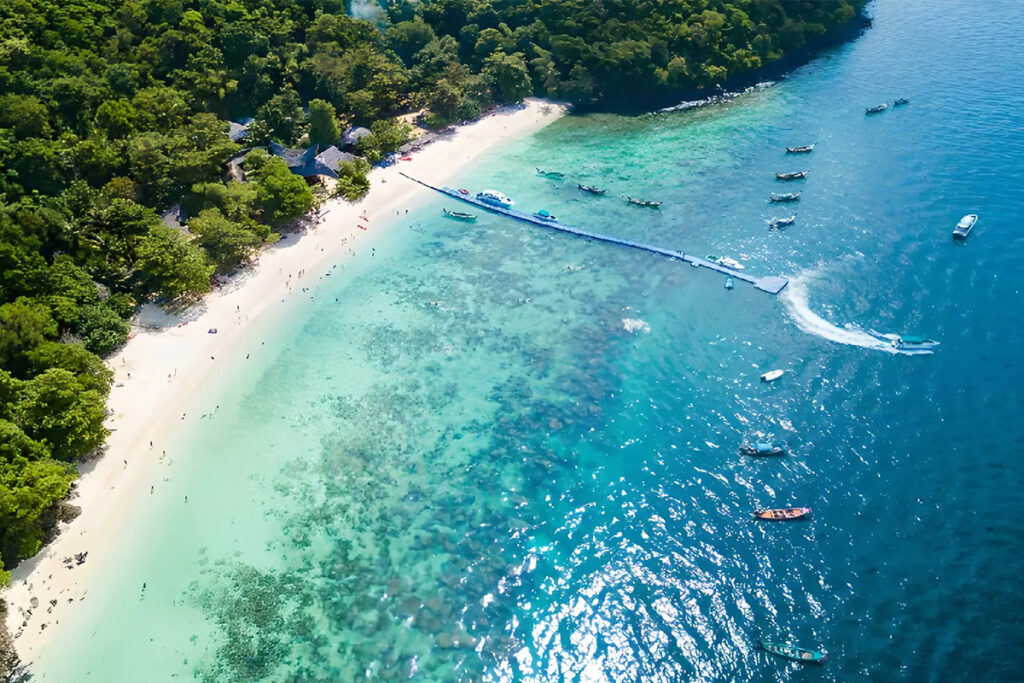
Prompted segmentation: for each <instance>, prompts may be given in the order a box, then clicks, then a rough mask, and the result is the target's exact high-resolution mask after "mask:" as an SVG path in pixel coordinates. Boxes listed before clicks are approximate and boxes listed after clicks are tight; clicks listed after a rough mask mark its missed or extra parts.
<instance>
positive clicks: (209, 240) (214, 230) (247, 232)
mask: <svg viewBox="0 0 1024 683" xmlns="http://www.w3.org/2000/svg"><path fill="white" fill-rule="evenodd" d="M188 227H189V230H190V231H191V232H192V233H193V234H194V235H195V236H196V242H197V243H198V244H199V246H201V247H202V248H203V249H205V250H206V253H207V254H208V255H209V256H210V258H211V259H212V260H213V262H214V263H215V264H216V265H217V270H219V271H220V272H228V271H231V270H233V269H235V268H237V267H238V265H239V264H240V263H242V261H245V260H248V259H250V258H252V257H253V256H254V255H255V254H256V251H257V250H258V249H259V247H260V245H261V244H263V241H264V239H266V237H267V236H268V235H269V234H270V229H269V228H268V227H267V226H265V225H259V224H256V223H253V224H252V227H251V228H249V227H247V226H246V225H244V224H243V223H238V222H235V221H232V220H230V219H229V218H226V217H225V216H224V214H222V213H221V212H220V210H219V209H216V208H213V209H206V210H204V211H202V212H201V213H200V214H199V215H198V216H196V217H195V218H193V219H192V220H191V221H189V224H188Z"/></svg>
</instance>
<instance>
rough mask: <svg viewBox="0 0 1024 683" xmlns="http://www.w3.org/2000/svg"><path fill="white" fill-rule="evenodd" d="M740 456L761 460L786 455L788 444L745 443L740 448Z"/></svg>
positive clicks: (777, 442) (776, 442) (773, 442)
mask: <svg viewBox="0 0 1024 683" xmlns="http://www.w3.org/2000/svg"><path fill="white" fill-rule="evenodd" d="M740 454H741V455H750V456H753V457H760V458H764V457H768V456H772V455H785V454H786V444H784V443H782V442H781V441H772V442H770V443H745V444H743V445H742V446H740Z"/></svg>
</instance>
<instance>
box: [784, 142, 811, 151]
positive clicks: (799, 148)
mask: <svg viewBox="0 0 1024 683" xmlns="http://www.w3.org/2000/svg"><path fill="white" fill-rule="evenodd" d="M816 144H818V143H817V142H812V143H811V144H809V145H803V146H801V147H787V148H786V154H808V153H810V152H813V151H814V146H815V145H816Z"/></svg>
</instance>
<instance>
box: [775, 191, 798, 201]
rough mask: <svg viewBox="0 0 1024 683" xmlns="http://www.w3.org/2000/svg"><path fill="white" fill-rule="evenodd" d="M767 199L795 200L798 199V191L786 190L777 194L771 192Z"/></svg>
mask: <svg viewBox="0 0 1024 683" xmlns="http://www.w3.org/2000/svg"><path fill="white" fill-rule="evenodd" d="M768 199H769V200H770V201H773V202H795V201H797V200H798V199H800V193H799V192H786V193H785V194H777V193H775V192H773V193H772V194H771V196H770V197H768Z"/></svg>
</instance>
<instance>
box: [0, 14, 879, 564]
mask: <svg viewBox="0 0 1024 683" xmlns="http://www.w3.org/2000/svg"><path fill="white" fill-rule="evenodd" d="M863 4H864V0H838V1H836V0H827V1H826V0H801V1H799V2H795V1H794V2H789V1H787V2H783V1H782V0H731V2H726V1H725V0H601V1H600V2H597V1H591V0H522V1H508V0H422V1H420V2H408V1H406V2H393V3H388V4H387V17H386V19H385V20H384V22H383V23H384V25H383V26H375V25H372V24H370V23H366V22H363V21H356V20H353V19H350V18H348V17H347V16H346V15H345V12H344V10H345V3H344V2H343V0H301V1H300V0H31V1H29V0H0V582H2V581H3V579H4V576H5V575H4V573H3V567H4V565H5V564H6V565H7V566H8V567H9V566H11V565H12V564H13V563H16V562H17V561H18V560H19V559H21V558H25V557H28V556H31V555H32V554H33V553H35V552H36V551H38V549H39V547H40V545H41V544H42V543H43V542H44V541H45V538H46V536H47V534H48V533H50V531H51V530H52V527H53V526H54V523H55V520H56V518H57V508H58V504H59V502H60V501H62V500H63V499H64V498H65V497H66V496H67V495H68V492H69V490H70V487H71V485H72V482H73V481H74V479H75V463H77V462H78V461H80V460H81V459H82V458H86V457H89V456H90V455H91V454H93V453H95V452H96V450H97V449H98V448H100V447H101V445H102V444H103V442H104V439H105V437H106V436H107V431H106V429H105V428H104V426H103V419H104V411H105V408H104V405H105V399H106V396H107V393H108V391H109V389H110V386H111V381H112V373H111V372H110V370H109V369H108V368H107V367H106V366H105V365H104V363H103V362H102V361H101V360H100V356H104V355H106V354H109V353H111V352H112V351H113V350H115V349H117V348H118V347H119V346H121V345H122V344H123V343H124V342H125V340H126V339H127V336H128V333H129V327H128V324H127V322H126V320H128V318H129V317H130V316H131V315H132V314H133V312H134V311H135V310H136V308H137V306H138V305H139V304H140V303H142V302H146V301H154V300H155V301H163V302H170V301H182V300H184V301H188V300H189V299H192V298H195V297H198V296H200V295H202V294H203V293H204V292H206V291H208V290H209V288H210V286H211V281H212V280H211V278H215V277H216V276H217V274H219V273H226V272H229V271H231V270H233V269H235V268H238V267H239V266H241V265H243V264H244V263H246V262H247V261H250V260H251V259H252V258H253V257H254V256H255V255H256V254H257V252H258V251H259V249H260V248H261V247H262V246H263V245H265V244H267V243H269V242H272V241H274V240H275V239H277V237H278V234H279V231H280V230H281V228H282V227H283V226H285V225H287V224H288V223H289V222H290V221H292V220H294V219H296V218H298V217H301V216H302V215H304V214H305V213H307V212H308V211H309V210H310V208H311V207H312V206H313V204H314V201H315V200H314V195H313V193H312V192H311V190H310V188H309V186H308V185H307V184H306V183H305V181H304V180H303V179H302V178H300V177H299V176H297V175H294V174H292V173H291V172H290V170H289V168H288V166H287V165H286V164H285V162H284V161H282V160H281V159H280V158H276V157H271V156H268V155H267V154H266V153H265V152H263V151H261V150H259V149H257V150H255V151H249V152H248V153H247V154H245V156H244V161H243V162H242V166H243V167H244V170H245V178H244V179H243V180H239V179H238V178H233V179H229V178H227V177H226V176H225V173H224V168H225V163H226V162H227V161H228V160H229V159H232V158H235V157H238V156H239V155H241V154H243V152H245V151H246V149H247V148H249V147H253V146H260V145H265V144H266V143H269V142H271V141H276V142H279V143H281V144H283V145H286V146H291V145H306V144H318V145H321V146H328V145H330V144H335V143H337V142H338V141H339V136H340V134H341V132H342V130H343V127H344V126H345V125H350V124H361V125H366V126H369V128H370V131H371V134H370V135H369V136H366V137H364V138H362V139H361V140H360V141H359V145H358V148H357V151H358V152H359V153H360V154H361V155H362V156H364V157H365V158H366V160H363V159H357V160H356V161H352V162H345V163H343V164H342V165H341V167H340V168H339V176H340V178H339V181H338V185H337V192H338V194H340V195H341V196H344V197H346V198H350V199H355V198H358V197H360V196H362V195H363V194H365V192H366V190H367V189H368V186H369V185H368V182H367V179H366V173H367V171H368V169H369V163H372V162H377V161H379V160H381V159H383V158H384V157H386V156H387V155H388V154H389V153H391V152H393V151H395V150H396V149H398V148H399V146H400V145H401V144H402V143H403V142H404V141H405V139H406V137H407V136H408V132H409V131H408V129H407V127H406V126H405V124H402V123H400V122H398V121H396V120H395V118H394V117H395V116H396V115H397V114H401V113H404V112H408V111H415V110H419V109H426V113H425V121H426V122H427V123H428V124H430V125H433V126H445V125H447V124H449V123H451V122H455V121H460V120H464V119H471V118H474V117H477V116H479V115H480V114H481V113H482V112H483V111H484V110H485V109H486V108H487V107H489V106H491V105H493V104H495V103H505V102H517V101H519V100H521V99H522V98H523V97H525V96H527V95H530V94H537V95H543V96H548V97H557V98H563V99H566V100H569V101H571V102H574V103H580V104H593V103H595V102H601V101H603V100H605V99H607V98H612V97H616V96H620V95H623V94H626V93H635V92H640V91H660V92H670V91H672V90H674V89H683V88H707V87H711V86H713V85H715V84H719V83H722V82H724V81H725V80H726V79H728V78H731V77H733V76H736V75H739V74H743V73H746V72H749V71H750V70H754V69H757V68H759V67H762V66H764V65H766V64H768V63H771V62H773V61H776V60H778V59H780V58H781V57H782V56H783V55H786V54H790V53H792V52H793V51H794V50H797V49H799V48H801V47H803V46H805V45H806V44H807V43H808V42H809V41H811V40H813V39H814V38H816V37H818V36H821V35H823V34H825V33H826V32H828V31H830V30H831V29H834V28H836V27H838V26H840V25H843V24H845V23H847V22H849V21H850V20H851V19H852V18H854V16H855V15H856V12H857V10H858V9H859V8H860V6H862V5H863ZM241 117H253V118H254V120H253V122H252V123H251V124H250V125H249V127H248V137H247V138H246V139H245V141H244V145H245V147H243V146H242V144H239V143H236V142H234V141H232V139H231V138H230V137H229V136H228V131H229V125H228V121H229V120H232V119H237V118H241ZM176 205H180V206H181V208H182V210H183V213H184V214H185V215H186V217H187V226H188V227H187V229H181V228H179V227H177V226H174V223H173V222H170V224H168V222H166V221H164V220H162V219H161V214H163V213H165V212H166V211H167V210H168V209H170V208H171V207H174V206H176Z"/></svg>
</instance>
